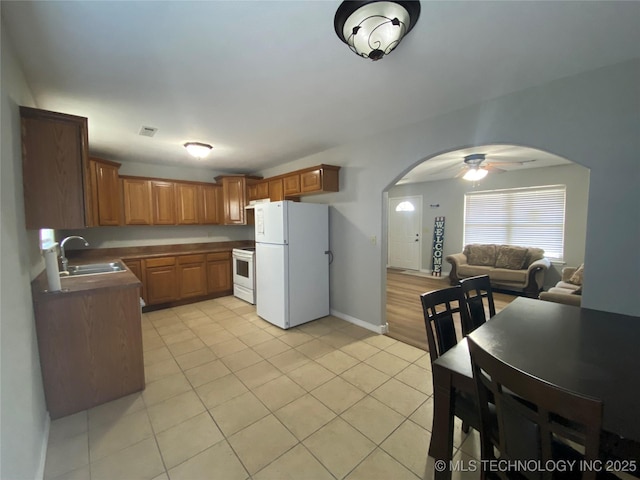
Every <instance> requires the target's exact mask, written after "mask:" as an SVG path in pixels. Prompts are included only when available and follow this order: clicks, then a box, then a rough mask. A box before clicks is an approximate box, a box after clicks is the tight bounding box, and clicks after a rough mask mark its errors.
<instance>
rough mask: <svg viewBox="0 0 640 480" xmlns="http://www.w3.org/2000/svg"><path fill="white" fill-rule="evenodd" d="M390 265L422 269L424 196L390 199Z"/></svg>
mask: <svg viewBox="0 0 640 480" xmlns="http://www.w3.org/2000/svg"><path fill="white" fill-rule="evenodd" d="M388 228H389V232H388V236H387V238H388V239H389V252H388V266H389V267H395V268H407V269H410V270H420V264H421V252H422V234H421V232H422V196H421V195H418V196H415V197H401V198H390V199H389V223H388Z"/></svg>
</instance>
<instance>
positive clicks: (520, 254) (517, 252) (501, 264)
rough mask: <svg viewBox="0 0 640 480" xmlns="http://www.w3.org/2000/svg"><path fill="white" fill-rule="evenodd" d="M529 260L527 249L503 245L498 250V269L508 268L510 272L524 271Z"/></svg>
mask: <svg viewBox="0 0 640 480" xmlns="http://www.w3.org/2000/svg"><path fill="white" fill-rule="evenodd" d="M526 258H527V249H526V248H524V247H511V246H507V245H501V246H500V248H498V257H497V258H496V268H507V269H509V270H522V267H523V266H524V262H525V260H526Z"/></svg>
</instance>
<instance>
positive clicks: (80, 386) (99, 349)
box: [34, 285, 144, 419]
mask: <svg viewBox="0 0 640 480" xmlns="http://www.w3.org/2000/svg"><path fill="white" fill-rule="evenodd" d="M139 297H140V292H139V286H138V285H136V286H135V287H132V288H105V289H100V290H94V291H91V292H88V293H84V294H61V295H51V296H48V297H46V298H42V299H39V300H37V301H34V313H35V318H36V331H37V335H38V349H39V352H40V365H41V367H42V379H43V384H44V390H45V396H46V400H47V409H48V410H49V414H50V416H51V418H52V419H55V418H59V417H63V416H65V415H69V414H71V413H75V412H79V411H81V410H86V409H88V408H91V407H94V406H96V405H100V404H102V403H105V402H108V401H110V400H114V399H116V398H119V397H123V396H125V395H128V394H130V393H133V392H137V391H139V390H142V389H143V388H144V363H143V358H142V328H141V321H142V319H141V316H140V302H139Z"/></svg>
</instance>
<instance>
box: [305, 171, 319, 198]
mask: <svg viewBox="0 0 640 480" xmlns="http://www.w3.org/2000/svg"><path fill="white" fill-rule="evenodd" d="M320 190H322V170H320V169H318V170H312V171H310V172H304V173H302V174H300V192H301V193H306V192H317V191H320Z"/></svg>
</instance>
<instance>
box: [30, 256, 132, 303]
mask: <svg viewBox="0 0 640 480" xmlns="http://www.w3.org/2000/svg"><path fill="white" fill-rule="evenodd" d="M118 260H119V259H117V258H109V259H108V260H106V261H108V262H114V261H118ZM125 267H126V265H125ZM60 284H61V286H62V290H60V291H57V292H49V291H48V289H49V283H48V282H47V272H46V270H44V271H43V272H42V273H41V274H40V275H38V276H37V277H36V278H35V280H34V281H33V282H31V291H32V293H33V301H34V302H38V301H41V300H51V299H52V298H53V297H56V296H63V295H79V294H86V293H89V292H91V291H94V290H102V289H105V288H134V287H141V286H142V283H140V280H138V277H136V276H135V275H134V274H133V273H132V272H131V270H129V269H128V268H127V269H126V270H123V271H120V272H110V273H98V274H95V275H78V276H74V277H71V276H69V277H61V278H60Z"/></svg>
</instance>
